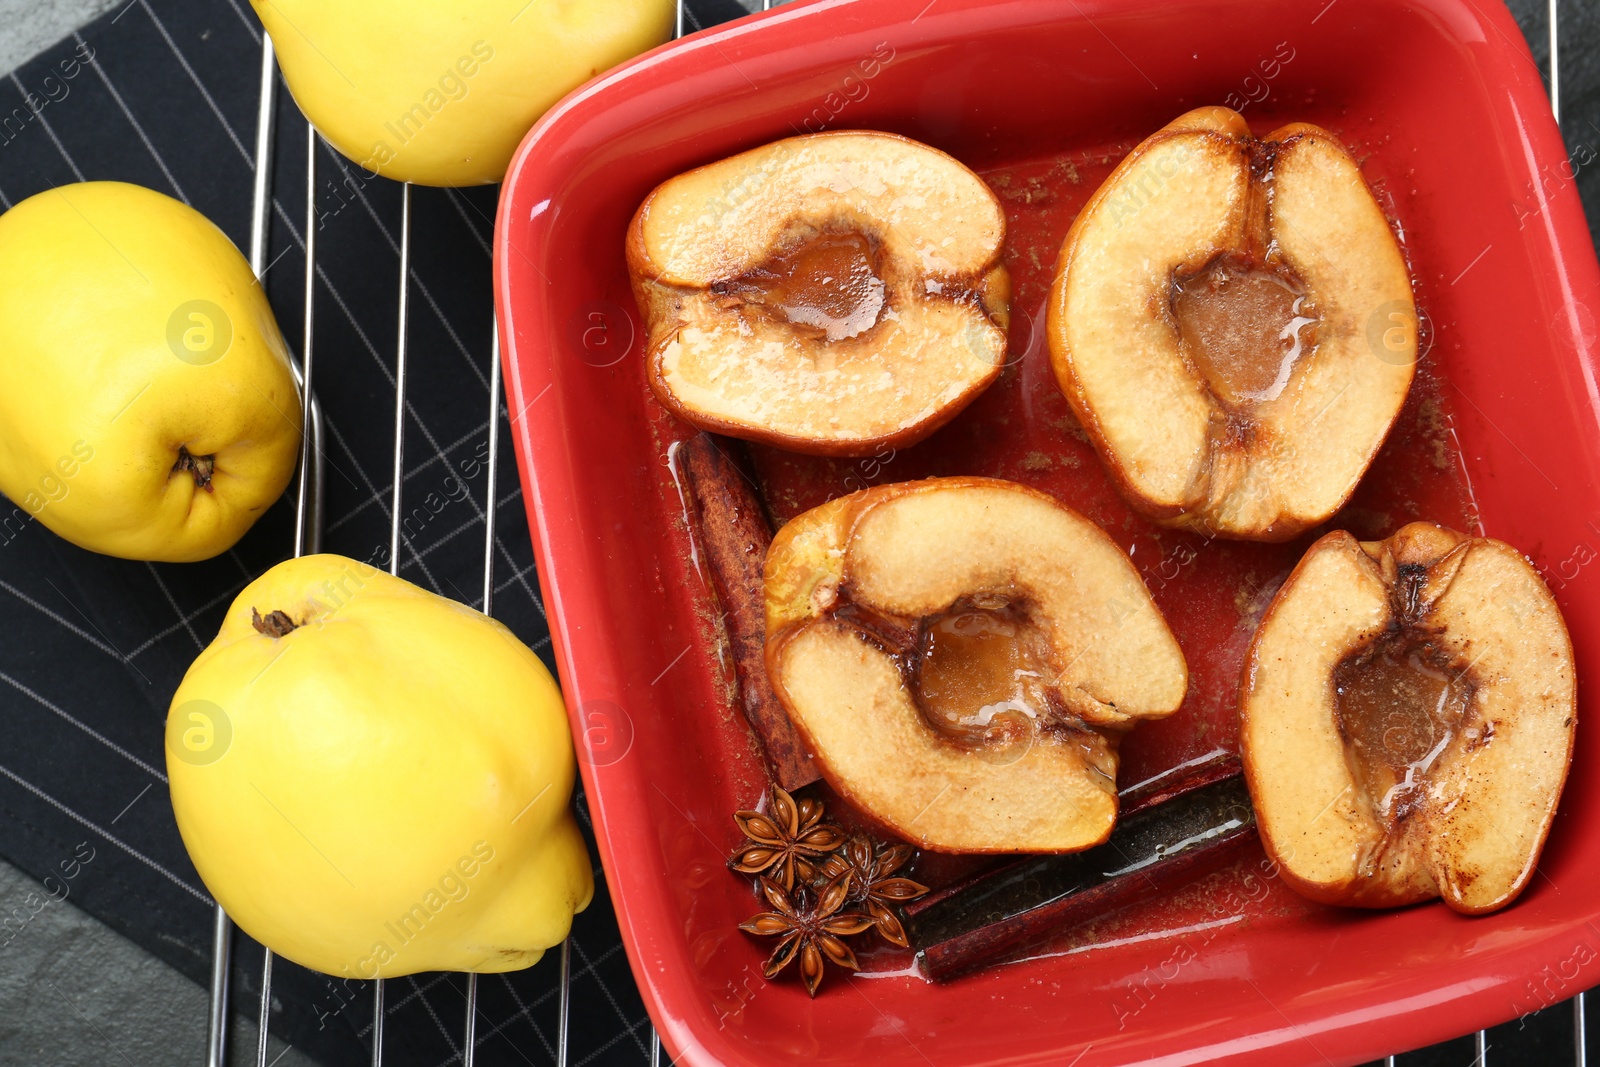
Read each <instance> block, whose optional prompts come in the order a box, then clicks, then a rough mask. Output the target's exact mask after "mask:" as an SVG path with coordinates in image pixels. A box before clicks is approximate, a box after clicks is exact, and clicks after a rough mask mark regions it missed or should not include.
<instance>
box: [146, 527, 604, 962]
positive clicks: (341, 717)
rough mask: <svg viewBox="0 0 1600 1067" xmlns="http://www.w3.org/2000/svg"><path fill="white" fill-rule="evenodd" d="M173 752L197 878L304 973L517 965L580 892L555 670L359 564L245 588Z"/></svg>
mask: <svg viewBox="0 0 1600 1067" xmlns="http://www.w3.org/2000/svg"><path fill="white" fill-rule="evenodd" d="M166 749H167V772H168V777H169V779H170V781H171V788H172V807H173V811H174V812H175V813H176V815H177V819H178V829H179V831H180V832H181V833H182V835H183V842H184V845H185V846H186V847H187V848H188V850H189V856H190V858H191V859H192V860H193V861H194V865H195V869H196V870H198V871H199V872H200V877H201V879H202V880H204V882H205V884H206V887H207V888H208V889H210V890H211V893H212V895H213V896H215V897H216V899H217V902H218V903H220V904H221V905H222V906H223V907H224V908H225V909H226V910H227V912H228V914H229V915H231V916H233V919H234V921H235V922H237V923H238V924H239V926H240V927H241V928H242V929H243V930H244V931H245V932H246V933H248V934H249V935H250V936H251V937H253V938H255V939H256V940H257V941H260V942H261V943H262V944H264V945H266V946H267V947H268V948H270V949H272V951H274V952H276V953H278V954H279V955H282V956H286V957H288V958H289V959H291V960H294V961H295V962H296V963H299V964H302V965H304V966H306V967H310V968H312V969H314V970H318V971H323V972H326V973H329V974H339V975H347V976H350V977H355V978H378V977H382V978H392V977H395V976H397V975H405V974H413V973H416V972H418V971H435V970H443V971H479V972H494V971H510V970H516V969H518V968H522V967H527V966H530V965H531V964H533V963H535V962H537V961H538V959H539V957H540V956H542V955H543V954H544V950H545V949H547V948H549V947H550V946H552V945H556V944H559V943H560V942H561V941H562V940H563V939H564V938H565V937H566V935H567V931H568V930H569V928H570V927H571V925H572V916H573V913H574V912H576V911H581V910H583V908H584V907H586V906H587V905H588V903H589V900H590V898H591V897H592V896H593V894H594V879H593V873H592V871H591V868H590V865H589V854H588V850H587V849H586V848H585V846H584V842H583V837H582V835H581V834H580V833H579V831H578V826H577V823H576V822H575V821H574V819H573V815H572V809H571V803H570V801H571V796H572V786H573V780H574V778H573V776H574V771H575V767H574V763H573V750H572V739H571V735H570V734H569V733H568V731H567V717H566V713H565V711H564V710H563V706H562V700H561V693H560V691H559V690H558V689H557V687H556V684H555V682H554V680H552V679H551V677H550V673H549V671H547V670H545V668H544V665H543V664H542V663H540V661H539V658H538V657H537V656H535V655H534V654H533V653H532V652H531V651H529V650H528V648H527V646H525V645H523V644H522V642H520V641H518V640H517V639H516V638H515V637H514V636H512V634H511V632H510V631H509V630H507V629H506V628H505V627H504V626H502V625H501V624H500V623H498V622H496V621H495V620H493V619H491V618H488V617H487V616H484V615H482V614H480V613H479V612H476V611H474V610H472V609H471V608H468V607H466V606H465V605H463V604H458V603H456V602H455V601H453V600H446V599H445V598H443V597H439V596H435V595H434V594H432V593H430V592H427V591H426V590H423V589H419V588H418V587H416V586H414V585H412V584H411V583H410V582H406V581H403V580H401V579H399V578H395V577H391V576H390V575H388V574H386V573H384V572H382V571H378V570H375V569H374V568H372V567H368V566H366V565H365V564H362V563H357V562H356V561H355V560H351V559H346V558H345V557H343V556H335V555H317V556H306V557H302V558H300V559H295V560H290V561H288V562H286V563H280V564H279V565H278V566H276V567H274V568H272V569H271V570H270V571H268V572H267V573H266V574H264V575H262V576H261V577H260V578H258V579H257V580H256V581H254V582H252V583H251V584H250V585H248V586H246V587H245V590H244V592H242V593H241V594H240V595H239V598H238V599H237V600H235V601H234V603H233V606H232V607H231V608H229V609H228V614H227V617H226V618H225V619H224V620H223V624H222V630H221V631H220V632H219V633H218V634H217V638H216V640H215V641H213V642H212V643H211V645H210V646H209V647H207V648H206V649H205V651H203V652H201V653H200V656H199V658H198V659H196V660H195V662H194V664H193V666H191V667H190V668H189V672H188V673H187V674H186V675H185V676H184V679H183V683H182V684H181V685H180V686H179V687H178V691H177V693H176V694H175V695H174V696H173V698H172V707H171V710H170V712H169V713H168V716H167V735H166Z"/></svg>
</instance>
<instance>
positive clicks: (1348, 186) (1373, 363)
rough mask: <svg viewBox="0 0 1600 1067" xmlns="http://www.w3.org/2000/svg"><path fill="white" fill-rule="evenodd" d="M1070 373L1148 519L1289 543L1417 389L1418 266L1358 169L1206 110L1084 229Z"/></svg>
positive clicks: (1088, 216)
mask: <svg viewBox="0 0 1600 1067" xmlns="http://www.w3.org/2000/svg"><path fill="white" fill-rule="evenodd" d="M1048 335H1049V343H1050V354H1051V362H1052V364H1053V365H1054V368H1055V373H1056V379H1057V381H1058V382H1059V384H1060V386H1061V390H1062V392H1063V393H1065V394H1066V397H1067V400H1068V401H1069V402H1070V403H1071V405H1072V409H1073V411H1074V412H1075V413H1076V415H1077V417H1078V419H1079V421H1080V422H1081V423H1082V424H1083V428H1084V429H1085V431H1087V432H1088V434H1089V436H1090V438H1091V439H1092V440H1093V441H1094V444H1095V447H1096V449H1097V450H1098V451H1099V452H1100V455H1101V457H1102V459H1103V460H1104V461H1105V463H1106V466H1107V467H1108V468H1109V469H1110V471H1111V473H1112V475H1113V477H1114V478H1115V479H1116V481H1117V483H1118V485H1119V487H1120V488H1121V490H1122V492H1123V494H1124V495H1125V496H1126V497H1127V498H1128V500H1129V502H1130V503H1131V504H1133V506H1134V507H1136V508H1138V509H1139V510H1140V511H1142V512H1143V513H1145V514H1146V515H1148V516H1150V517H1151V518H1153V519H1156V520H1157V521H1160V522H1163V523H1165V524H1167V525H1170V526H1177V527H1182V528H1187V529H1192V530H1196V531H1198V532H1201V533H1204V534H1207V535H1210V536H1220V537H1231V538H1242V539H1248V540H1260V541H1283V540H1287V539H1289V538H1290V537H1293V536H1294V535H1295V534H1297V533H1300V532H1301V531H1303V530H1305V529H1308V528H1309V527H1312V526H1315V525H1317V524H1318V523H1320V522H1323V521H1325V520H1326V519H1327V518H1328V517H1329V516H1331V515H1332V514H1333V513H1334V512H1335V511H1337V510H1338V509H1339V508H1340V507H1341V506H1342V505H1343V504H1344V502H1345V500H1347V499H1348V498H1349V496H1350V494H1351V492H1352V491H1353V490H1354V489H1355V486H1356V483H1357V482H1358V481H1359V480H1360V479H1361V476H1362V474H1363V473H1364V472H1365V471H1366V469H1367V466H1368V464H1370V463H1371V461H1372V457H1373V456H1374V455H1375V454H1376V453H1377V451H1378V448H1379V446H1380V445H1382V444H1383V440H1384V437H1385V436H1386V435H1387V434H1388V432H1389V427H1390V425H1391V424H1392V423H1393V422H1394V419H1395V416H1397V415H1398V414H1399V413H1400V407H1401V405H1402V404H1403V403H1404V401H1405V398H1406V392H1407V390H1408V389H1409V388H1410V386H1411V378H1412V372H1413V365H1414V364H1415V362H1416V357H1417V315H1416V308H1415V306H1414V304H1413V302H1412V296H1411V280H1410V276H1409V275H1408V273H1407V271H1406V264H1405V260H1404V259H1403V258H1402V257H1401V254H1400V248H1399V246H1398V244H1397V243H1396V241H1395V238H1394V235H1393V233H1392V232H1391V231H1390V229H1389V223H1388V221H1387V220H1386V219H1385V217H1384V214H1383V211H1382V210H1381V209H1380V208H1379V206H1378V204H1377V201H1376V200H1374V199H1373V196H1372V192H1371V190H1370V189H1368V187H1367V184H1366V181H1365V180H1364V179H1363V178H1362V176H1361V170H1360V168H1359V167H1358V166H1357V165H1356V161H1355V160H1354V159H1352V158H1351V156H1350V153H1349V152H1347V151H1346V150H1345V149H1344V147H1343V146H1342V145H1341V144H1340V143H1339V141H1338V140H1337V139H1336V138H1335V137H1334V136H1333V135H1332V134H1330V133H1328V132H1327V131H1326V130H1323V129H1320V128H1318V127H1316V126H1312V125H1309V124H1307V123H1295V124H1293V125H1289V126H1284V127H1282V128H1281V129H1278V130H1276V131H1274V132H1273V133H1271V134H1268V135H1267V137H1266V138H1264V139H1261V140H1257V139H1256V138H1254V137H1252V136H1251V135H1250V129H1249V127H1248V126H1246V125H1245V121H1244V119H1242V118H1241V117H1240V116H1239V115H1238V114H1237V113H1236V112H1233V111H1230V110H1229V109H1227V108H1222V107H1208V108H1201V109H1199V110H1196V111H1191V112H1189V113H1188V114H1185V115H1182V116H1180V117H1179V118H1178V119H1176V120H1175V121H1173V122H1172V123H1171V124H1170V125H1168V126H1167V127H1165V128H1164V129H1162V130H1160V131H1158V132H1157V133H1155V134H1154V135H1153V136H1151V137H1150V138H1149V139H1148V140H1146V141H1145V142H1144V143H1143V144H1141V145H1139V147H1137V148H1135V149H1134V150H1133V152H1132V153H1131V154H1129V156H1128V157H1127V158H1126V159H1125V160H1123V161H1122V164H1121V165H1120V166H1118V167H1117V169H1116V170H1115V171H1114V172H1113V173H1112V175H1111V177H1110V178H1108V179H1107V180H1106V183H1105V184H1104V185H1103V186H1101V187H1100V189H1099V191H1098V192H1096V193H1095V195H1094V197H1093V198H1092V199H1091V200H1090V201H1089V203H1088V205H1087V206H1086V207H1085V208H1084V209H1083V211H1082V213H1081V214H1079V216H1078V218H1077V220H1076V221H1075V222H1074V223H1073V225H1072V228H1071V230H1069V231H1068V233H1067V237H1066V241H1065V243H1064V244H1063V245H1062V248H1061V257H1060V261H1059V263H1058V265H1057V270H1056V277H1055V283H1054V286H1053V289H1052V291H1051V297H1050V305H1049V317H1048Z"/></svg>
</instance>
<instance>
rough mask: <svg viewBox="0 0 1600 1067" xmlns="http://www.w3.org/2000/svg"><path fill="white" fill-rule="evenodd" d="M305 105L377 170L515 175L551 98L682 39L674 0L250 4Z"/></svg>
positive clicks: (349, 152)
mask: <svg viewBox="0 0 1600 1067" xmlns="http://www.w3.org/2000/svg"><path fill="white" fill-rule="evenodd" d="M250 2H251V3H252V4H253V5H254V6H255V9H256V14H257V15H259V16H260V17H261V22H262V24H263V25H265V26H266V28H267V32H268V33H269V34H271V35H272V43H273V44H274V45H275V46H276V47H277V50H278V61H279V63H280V65H281V66H282V68H283V76H284V80H286V81H287V82H288V83H289V89H290V91H291V92H292V93H294V98H295V101H296V102H297V103H299V105H300V109H301V110H302V111H304V112H305V113H306V116H307V117H308V118H310V119H311V121H312V123H314V124H315V125H316V127H317V129H318V130H320V131H322V135H323V136H324V137H326V138H327V139H328V141H329V142H330V143H331V144H332V145H333V146H334V147H335V148H337V149H338V150H339V151H341V152H343V153H344V154H345V155H346V156H349V157H350V158H351V159H352V160H354V161H355V162H356V163H359V164H360V165H361V166H363V167H365V168H366V169H367V170H369V171H375V172H376V173H378V174H382V175H383V176H384V177H386V178H394V179H396V180H398V181H406V182H417V183H419V184H422V185H482V184H485V183H488V182H497V181H499V180H500V179H501V178H503V177H504V176H505V173H506V167H507V166H509V165H510V163H511V155H512V153H513V152H515V151H516V149H517V145H518V144H519V143H520V142H521V141H522V138H523V136H524V135H525V134H526V133H527V132H528V130H530V129H531V128H532V127H533V124H534V123H535V122H536V121H538V119H539V116H540V115H543V114H544V113H545V111H547V110H548V109H549V108H550V106H551V105H552V104H554V103H555V102H556V101H557V100H560V99H561V98H562V97H563V96H565V95H566V94H567V93H569V92H571V91H572V90H573V89H576V88H577V87H578V86H579V85H582V84H583V83H584V82H586V81H588V80H589V79H590V78H592V77H594V76H595V75H596V74H598V73H600V72H601V71H602V70H605V69H607V68H609V67H613V66H616V65H617V64H618V63H621V62H622V61H623V60H625V59H628V58H630V57H632V56H636V55H638V54H639V53H641V52H644V51H647V50H648V49H651V48H653V47H655V46H656V45H658V44H660V43H662V42H663V41H665V40H667V39H668V38H669V37H671V36H672V28H673V22H674V19H675V14H676V5H675V0H453V2H450V3H441V2H440V0H381V2H380V0H338V2H334V3H330V2H329V0H250Z"/></svg>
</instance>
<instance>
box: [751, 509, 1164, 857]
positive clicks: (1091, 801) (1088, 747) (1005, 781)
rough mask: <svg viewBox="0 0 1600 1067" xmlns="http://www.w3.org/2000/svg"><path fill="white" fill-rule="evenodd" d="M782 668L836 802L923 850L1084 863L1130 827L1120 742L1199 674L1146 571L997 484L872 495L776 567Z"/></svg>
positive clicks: (1085, 529) (779, 543)
mask: <svg viewBox="0 0 1600 1067" xmlns="http://www.w3.org/2000/svg"><path fill="white" fill-rule="evenodd" d="M765 587H766V611H767V649H766V656H767V672H768V674H769V675H770V676H771V679H772V683H773V687H774V689H775V690H776V691H777V693H778V697H779V699H780V700H782V702H783V704H784V707H785V708H786V709H787V710H788V712H789V715H790V717H791V718H792V719H793V720H794V723H795V725H796V727H798V729H799V730H800V732H801V734H802V735H803V736H804V737H805V738H806V740H807V741H808V742H809V743H810V745H811V750H812V754H813V755H814V756H815V758H816V760H817V762H818V765H819V766H820V767H821V768H822V772H823V774H824V776H825V777H826V778H827V780H828V782H829V783H830V784H831V785H832V786H833V788H834V789H835V790H836V791H838V792H839V793H840V794H841V795H843V796H845V797H847V798H849V799H850V800H851V801H853V802H854V803H855V804H856V805H857V806H858V807H859V808H861V809H862V810H863V811H865V812H866V813H867V814H868V815H869V816H871V817H873V818H875V819H877V820H879V821H880V822H882V823H883V824H885V825H886V826H888V827H889V828H890V829H892V830H893V831H894V832H895V833H897V834H899V835H900V836H902V837H904V838H905V839H907V840H909V841H913V842H916V843H917V844H918V845H920V846H921V847H923V848H928V849H935V850H938V851H946V852H1071V851H1075V850H1078V849H1083V848H1088V847H1090V846H1092V845H1097V844H1099V843H1101V842H1102V841H1104V840H1105V839H1106V837H1107V836H1108V835H1109V834H1110V833H1111V827H1112V824H1113V822H1115V820H1116V816H1117V790H1116V775H1117V743H1118V740H1119V737H1120V736H1121V735H1122V734H1123V733H1124V732H1126V731H1127V730H1128V729H1129V728H1130V727H1132V726H1133V725H1134V724H1136V723H1137V722H1139V721H1140V720H1141V719H1151V718H1160V717H1162V716H1165V715H1170V714H1172V712H1174V711H1176V710H1177V709H1178V706H1179V704H1181V703H1182V702H1183V697H1184V692H1185V690H1186V689H1187V687H1188V670H1187V667H1186V666H1185V664H1184V660H1183V653H1182V651H1181V650H1180V649H1179V648H1178V643H1177V641H1175V640H1174V639H1173V636H1172V632H1171V631H1170V630H1169V629H1168V628H1167V623H1166V620H1165V619H1164V618H1162V616H1161V612H1160V610H1159V609H1158V608H1157V607H1156V606H1155V604H1154V602H1153V601H1152V600H1151V599H1150V594H1149V592H1148V591H1147V590H1146V589H1145V586H1144V583H1143V582H1142V581H1141V580H1140V578H1139V574H1138V572H1137V571H1136V570H1134V567H1133V564H1132V562H1131V561H1130V560H1129V559H1128V557H1127V556H1126V555H1124V554H1123V552H1122V550H1121V549H1120V548H1118V547H1117V546H1116V545H1115V544H1114V543H1113V542H1112V541H1111V539H1110V538H1109V537H1107V536H1106V534H1105V532H1104V531H1102V530H1101V529H1100V528H1099V527H1098V526H1096V525H1094V524H1093V523H1091V522H1090V521H1088V520H1087V519H1085V518H1083V517H1082V516H1081V515H1078V514H1077V513H1076V512H1073V511H1071V510H1069V509H1068V508H1065V507H1063V506H1062V505H1060V504H1058V503H1056V502H1055V501H1054V500H1052V499H1051V498H1050V497H1047V496H1045V495H1044V494H1042V493H1038V492H1035V491H1034V490H1032V489H1028V488H1025V487H1023V486H1020V485H1015V484H1013V483H1010V482H1003V481H997V480H994V479H989V478H931V479H928V480H927V481H921V482H905V483H901V484H898V485H886V486H880V487H878V488H875V489H867V490H863V491H862V492H859V493H854V494H852V495H850V496H847V497H842V498H840V499H838V500H834V501H831V502H829V503H827V504H824V505H822V506H821V507H818V508H815V509H813V510H811V511H808V512H806V513H805V514H803V515H801V516H799V517H798V518H796V519H794V520H793V521H792V522H790V523H789V524H788V525H787V526H785V527H784V528H783V529H782V530H781V531H779V533H778V536H777V538H776V539H775V540H774V541H773V543H772V547H771V549H770V550H769V551H768V554H767V562H766V573H765Z"/></svg>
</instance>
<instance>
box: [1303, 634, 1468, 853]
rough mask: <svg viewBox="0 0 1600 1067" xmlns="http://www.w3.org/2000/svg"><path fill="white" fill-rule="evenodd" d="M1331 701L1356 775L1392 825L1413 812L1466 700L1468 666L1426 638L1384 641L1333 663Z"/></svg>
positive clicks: (1374, 805)
mask: <svg viewBox="0 0 1600 1067" xmlns="http://www.w3.org/2000/svg"><path fill="white" fill-rule="evenodd" d="M1333 682H1334V694H1335V700H1334V706H1335V708H1336V709H1337V711H1338V722H1339V732H1340V734H1341V735H1342V736H1343V738H1344V742H1345V746H1346V751H1347V752H1348V754H1349V757H1350V761H1351V766H1352V768H1353V769H1354V770H1355V771H1356V780H1357V781H1358V782H1360V783H1361V785H1362V787H1363V788H1364V790H1365V792H1366V794H1367V799H1368V801H1370V802H1371V804H1372V806H1373V808H1374V809H1375V810H1376V811H1377V812H1378V814H1379V816H1380V817H1381V818H1382V819H1383V820H1384V821H1385V822H1386V823H1389V824H1391V825H1392V824H1393V823H1394V822H1395V821H1398V820H1399V819H1402V818H1404V817H1405V815H1406V814H1407V813H1408V812H1409V811H1410V806H1411V801H1412V800H1413V799H1414V798H1415V797H1416V796H1418V795H1419V794H1420V791H1421V789H1422V785H1423V782H1424V781H1425V780H1426V778H1427V775H1428V773H1429V772H1430V771H1431V770H1432V769H1433V764H1434V761H1435V760H1436V759H1437V758H1438V756H1439V754H1440V753H1441V752H1442V751H1443V750H1444V748H1445V746H1446V745H1447V744H1448V743H1449V742H1450V740H1451V738H1453V737H1454V736H1455V734H1456V731H1457V730H1458V729H1459V728H1460V726H1461V719H1462V716H1463V715H1464V713H1465V712H1466V709H1467V705H1468V704H1469V703H1470V702H1471V686H1470V683H1469V682H1468V681H1467V678H1466V675H1465V672H1463V671H1461V670H1460V669H1458V668H1453V667H1452V666H1451V665H1450V664H1449V663H1448V661H1447V660H1446V659H1445V658H1444V656H1443V655H1442V653H1440V652H1439V650H1438V649H1436V648H1433V647H1432V646H1429V645H1426V644H1410V645H1406V644H1398V643H1393V642H1390V643H1386V644H1385V645H1383V646H1380V647H1379V648H1376V649H1373V650H1370V651H1365V650H1364V651H1362V652H1358V653H1356V654H1353V655H1351V656H1349V657H1347V658H1346V659H1345V660H1344V661H1343V662H1341V663H1340V664H1339V665H1338V667H1337V668H1335V670H1334V675H1333Z"/></svg>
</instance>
